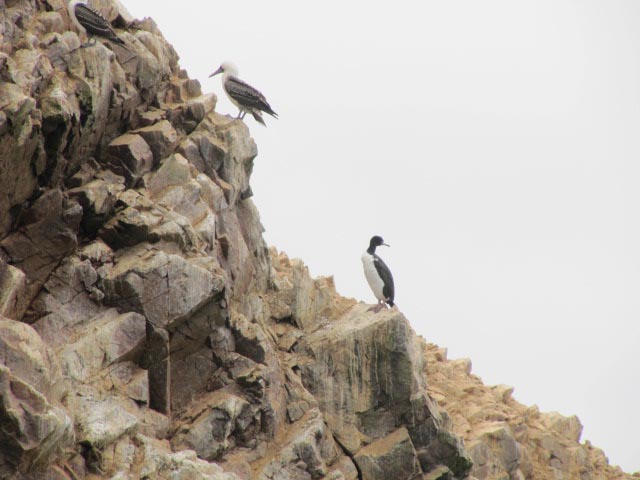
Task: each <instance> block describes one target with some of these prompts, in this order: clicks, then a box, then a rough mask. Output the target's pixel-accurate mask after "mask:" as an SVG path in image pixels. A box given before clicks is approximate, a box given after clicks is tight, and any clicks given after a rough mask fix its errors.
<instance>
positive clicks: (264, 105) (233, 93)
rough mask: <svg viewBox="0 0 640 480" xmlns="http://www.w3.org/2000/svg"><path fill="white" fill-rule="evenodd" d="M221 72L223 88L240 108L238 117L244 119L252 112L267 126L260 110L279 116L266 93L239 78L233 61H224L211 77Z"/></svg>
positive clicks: (258, 120)
mask: <svg viewBox="0 0 640 480" xmlns="http://www.w3.org/2000/svg"><path fill="white" fill-rule="evenodd" d="M219 73H222V88H224V91H225V92H226V94H227V96H228V97H229V100H231V102H232V103H233V104H234V105H235V106H236V107H238V108H239V109H240V112H238V116H237V117H236V118H239V119H243V118H244V116H245V114H247V113H250V114H251V115H253V118H255V119H256V121H257V122H260V123H261V124H262V125H265V126H266V124H265V123H264V120H263V119H262V116H261V115H260V112H265V113H268V114H269V115H271V116H272V117H274V118H278V114H277V113H276V112H274V111H273V109H272V108H271V105H269V102H267V99H266V98H264V95H263V94H262V93H260V92H259V91H258V90H256V89H255V88H253V87H252V86H251V85H249V84H248V83H245V82H243V81H242V80H240V79H239V78H238V69H237V68H236V66H235V65H234V64H233V63H231V62H223V63H222V64H221V65H220V67H219V68H218V69H217V70H216V71H215V72H213V73H212V74H211V75H209V78H211V77H213V76H214V75H217V74H219Z"/></svg>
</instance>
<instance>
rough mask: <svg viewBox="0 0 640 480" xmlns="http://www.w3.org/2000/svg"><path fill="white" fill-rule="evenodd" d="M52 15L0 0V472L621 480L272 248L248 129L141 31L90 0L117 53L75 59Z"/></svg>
mask: <svg viewBox="0 0 640 480" xmlns="http://www.w3.org/2000/svg"><path fill="white" fill-rule="evenodd" d="M65 4H66V2H65V1H63V0H44V1H38V2H36V1H35V0H14V1H6V0H5V1H3V0H0V7H1V8H0V14H1V15H2V16H3V18H2V22H1V23H0V28H1V29H2V30H0V33H1V34H2V35H3V42H2V44H1V47H0V78H1V80H2V82H1V83H0V105H1V106H2V112H1V113H0V152H1V154H0V172H2V175H0V315H1V317H0V424H2V428H1V429H0V478H8V479H12V480H20V479H42V478H48V479H56V480H57V479H59V480H65V479H67V480H68V479H77V478H85V479H102V478H105V479H106V478H109V479H114V480H120V479H141V478H149V479H209V480H235V479H261V480H278V479H282V480H284V479H290V480H296V479H301V480H302V479H305V480H306V479H332V480H339V479H346V480H355V479H361V480H367V479H379V478H398V479H400V478H407V479H413V478H415V479H429V480H436V479H441V480H442V479H455V478H458V479H462V478H472V477H469V475H470V474H471V475H475V477H476V478H478V479H484V478H492V479H493V478H536V479H539V478H558V477H552V476H551V475H556V474H557V472H561V474H563V475H564V474H565V473H566V472H570V474H571V475H573V474H574V473H575V472H579V473H580V475H583V476H582V477H575V478H598V477H597V475H599V474H600V473H601V472H617V473H615V474H616V475H618V476H617V477H610V478H626V477H625V476H624V474H622V472H619V471H615V470H612V469H610V467H608V466H607V465H606V462H605V461H604V459H603V457H602V456H601V455H600V454H599V453H598V451H597V450H595V449H593V448H592V447H590V446H588V445H580V444H578V440H579V424H577V423H576V422H577V421H574V420H567V419H563V418H561V417H555V416H549V415H546V416H545V415H543V414H540V413H539V412H537V413H536V412H535V411H533V410H531V411H530V410H526V409H525V411H526V412H528V413H527V414H526V415H524V414H522V417H518V416H517V415H516V414H513V415H512V414H511V413H508V412H507V413H498V411H499V412H502V407H500V408H499V409H494V415H493V416H490V415H487V416H486V418H485V417H482V415H481V414H477V415H475V416H470V415H471V414H470V413H469V412H470V411H472V410H471V409H468V408H467V404H466V403H464V401H466V400H467V398H466V397H462V398H460V395H459V392H458V387H456V386H455V384H450V383H448V382H447V381H441V379H440V377H439V375H440V373H441V372H447V370H446V369H447V368H449V366H450V362H446V361H444V359H443V354H442V352H440V351H438V352H440V353H438V355H440V357H437V356H436V358H435V359H434V358H433V355H432V354H433V348H434V347H430V346H426V345H425V344H424V342H423V341H422V340H421V339H419V338H418V337H416V335H415V333H414V332H413V330H412V329H411V327H410V325H409V322H408V321H407V319H406V318H405V317H404V316H403V315H402V314H401V313H400V312H398V311H397V310H390V311H386V312H384V313H380V314H377V315H376V314H373V313H371V312H369V311H368V309H367V306H366V305H363V304H358V303H356V302H355V301H354V300H352V299H346V298H343V297H341V296H340V295H338V294H337V292H336V291H335V287H334V284H333V280H332V279H331V278H317V279H314V278H312V277H311V276H310V275H309V272H308V270H307V269H306V267H305V266H304V264H303V263H302V262H301V261H299V260H291V259H289V258H288V257H287V256H286V255H285V254H283V253H278V252H277V251H276V250H275V249H271V250H269V249H268V248H267V247H266V245H265V243H264V240H263V238H262V230H263V228H262V225H261V223H260V219H259V215H258V212H257V210H256V208H255V206H254V205H253V203H252V200H251V188H250V176H251V172H252V169H253V162H254V160H255V158H256V155H257V148H256V145H255V143H254V142H253V140H252V139H251V137H250V135H249V131H248V129H247V127H246V126H245V124H244V123H243V122H241V121H239V120H236V119H231V118H229V117H224V116H221V115H218V114H217V113H215V111H214V109H215V104H216V98H215V95H212V94H208V95H203V94H202V92H201V90H200V86H199V84H198V82H197V81H194V80H190V79H189V78H188V76H187V74H186V72H184V71H182V70H180V69H179V67H178V64H177V60H178V59H177V55H176V53H175V52H174V50H173V48H172V47H171V46H170V45H169V44H168V43H167V42H166V41H165V40H164V39H163V38H162V36H161V35H160V33H159V32H158V30H157V29H156V27H155V25H154V24H153V22H152V21H151V20H148V19H146V20H142V21H138V20H135V19H133V18H132V17H131V15H130V14H129V13H128V12H127V11H126V10H125V9H124V7H123V6H122V4H121V3H120V2H118V1H116V0H99V1H98V0H96V1H95V2H93V4H94V6H96V7H98V8H99V9H100V10H101V11H102V12H103V13H104V15H105V16H106V18H108V19H109V20H110V21H111V22H112V23H113V24H114V26H116V27H118V28H121V30H120V31H119V35H120V36H121V38H123V39H124V41H125V42H127V45H128V46H129V51H127V50H125V49H122V48H120V47H119V46H117V45H111V44H109V43H103V42H101V41H98V42H97V44H96V45H94V46H90V47H86V48H84V47H83V48H81V47H80V46H81V43H82V42H83V41H84V39H81V38H80V37H79V36H78V34H77V32H74V31H73V29H72V28H71V23H70V21H69V18H68V16H67V13H66V6H65ZM124 27H126V28H124ZM451 365H452V366H451V367H450V368H452V369H453V370H452V372H453V373H451V372H449V373H446V375H448V377H447V378H449V379H450V378H453V377H454V375H458V374H459V375H460V378H459V379H457V377H456V381H459V382H461V383H460V385H462V384H463V383H464V382H472V383H473V382H475V380H474V379H473V377H471V376H469V372H468V368H466V366H465V365H466V364H464V362H458V363H453V364H451ZM438 369H442V370H438ZM439 386H441V387H439ZM438 388H440V390H438ZM445 388H446V389H449V390H446V391H445V390H444V389H445ZM474 388H476V389H477V390H478V391H484V390H483V389H488V390H487V391H489V392H492V393H491V395H493V397H492V398H494V399H495V398H498V397H499V398H501V399H502V400H501V401H502V402H503V404H504V405H506V407H504V408H505V409H506V408H507V407H508V408H514V407H513V405H512V404H511V403H509V402H511V400H509V391H508V389H506V390H505V389H502V388H499V387H497V388H495V389H490V388H488V387H483V386H482V385H481V384H480V385H476V386H475V387H474ZM443 392H444V393H443ZM434 399H436V400H437V402H436V401H435V400H434ZM439 405H440V406H439ZM501 405H502V404H501ZM442 406H444V407H446V408H447V409H448V410H449V411H450V413H447V412H446V411H445V410H444V409H442V408H441V407H442ZM523 408H524V407H523ZM516 410H517V408H516ZM509 412H510V411H509ZM520 413H522V412H520ZM496 415H502V416H501V417H500V418H498V417H496ZM488 418H490V419H491V421H488V420H487V419H488ZM467 427H468V428H467ZM463 439H464V441H465V442H466V446H465V444H464V443H463ZM545 455H547V457H545ZM545 461H546V462H547V464H546V466H545V467H544V468H542V467H538V465H544V462H545ZM565 467H566V468H565ZM585 472H586V473H585ZM576 475H577V473H576ZM585 475H586V476H585ZM588 475H591V477H589V476H588Z"/></svg>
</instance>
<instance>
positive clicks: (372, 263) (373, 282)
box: [362, 235, 395, 313]
mask: <svg viewBox="0 0 640 480" xmlns="http://www.w3.org/2000/svg"><path fill="white" fill-rule="evenodd" d="M380 245H384V246H385V247H388V246H389V245H387V244H386V243H384V240H382V237H379V236H377V235H376V236H375V237H371V241H370V242H369V248H367V251H366V252H364V253H363V254H362V265H363V266H364V276H365V277H367V282H369V286H370V287H371V290H372V291H373V294H374V295H375V296H376V298H377V299H378V304H377V305H376V306H374V307H371V308H370V309H369V310H373V311H374V312H375V313H378V312H379V311H380V310H381V309H382V308H383V307H385V306H386V305H389V307H393V305H394V303H393V298H394V295H395V291H394V288H393V276H392V275H391V270H389V267H387V266H386V265H385V263H384V262H383V261H382V259H381V258H380V257H379V256H378V255H376V247H379V246H380ZM385 304H386V305H385Z"/></svg>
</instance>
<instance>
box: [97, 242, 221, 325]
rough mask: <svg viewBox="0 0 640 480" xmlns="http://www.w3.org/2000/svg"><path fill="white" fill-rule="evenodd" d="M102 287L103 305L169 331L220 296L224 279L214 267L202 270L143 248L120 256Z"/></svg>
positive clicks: (190, 263) (170, 255) (182, 259)
mask: <svg viewBox="0 0 640 480" xmlns="http://www.w3.org/2000/svg"><path fill="white" fill-rule="evenodd" d="M102 287H103V290H104V294H105V302H106V303H107V304H110V305H114V306H117V307H118V308H119V309H121V310H123V311H134V312H138V313H140V314H142V315H144V316H145V317H146V319H147V321H149V322H151V323H152V324H154V325H155V326H157V327H172V326H174V324H175V323H176V322H180V321H182V320H185V319H186V318H188V317H189V316H190V315H192V314H193V313H195V312H196V311H197V310H199V309H200V307H202V306H203V305H205V304H206V303H208V302H209V301H210V300H211V299H212V298H213V297H214V296H216V295H218V294H220V293H222V292H223V290H224V287H225V279H224V277H223V276H222V275H221V274H219V273H216V271H215V266H211V268H209V269H205V268H203V266H200V265H198V264H197V263H196V262H190V261H188V260H186V259H184V258H183V257H181V256H179V255H173V254H167V253H164V252H162V251H158V250H154V249H148V248H147V247H144V246H143V247H142V248H138V249H132V250H130V251H128V252H127V253H125V254H123V255H122V256H120V257H119V258H118V261H117V263H116V265H115V266H114V267H113V268H112V269H111V270H110V271H109V272H107V273H106V275H105V277H104V279H103V280H102Z"/></svg>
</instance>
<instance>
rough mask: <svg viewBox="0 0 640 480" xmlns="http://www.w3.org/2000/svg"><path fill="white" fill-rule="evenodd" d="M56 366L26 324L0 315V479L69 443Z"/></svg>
mask: <svg viewBox="0 0 640 480" xmlns="http://www.w3.org/2000/svg"><path fill="white" fill-rule="evenodd" d="M63 394H64V385H63V383H62V382H61V379H60V373H59V370H58V367H57V365H56V364H55V362H54V361H53V360H52V358H51V356H50V353H49V351H48V350H47V348H46V346H45V345H44V344H43V343H42V341H41V340H40V338H39V337H38V334H37V333H36V332H35V331H34V330H33V328H31V327H30V326H29V325H26V324H24V323H21V322H16V321H14V320H8V319H4V318H2V317H0V425H2V426H3V427H2V428H1V429H0V477H2V478H7V477H10V476H11V474H13V473H15V472H16V471H18V470H21V471H23V472H26V471H28V470H34V469H39V468H41V467H43V466H46V465H47V463H48V462H49V461H51V457H53V456H55V455H57V454H59V453H60V451H61V449H63V448H65V447H66V446H68V445H69V443H70V441H71V439H72V436H73V433H72V425H71V420H70V419H69V417H68V416H67V414H66V412H64V410H62V409H61V408H58V407H55V406H54V404H53V402H56V401H58V400H59V399H60V398H61V397H62V395H63Z"/></svg>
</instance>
